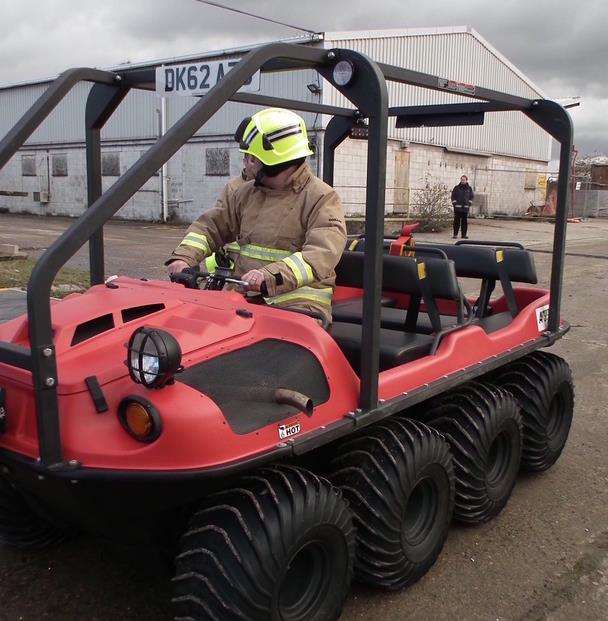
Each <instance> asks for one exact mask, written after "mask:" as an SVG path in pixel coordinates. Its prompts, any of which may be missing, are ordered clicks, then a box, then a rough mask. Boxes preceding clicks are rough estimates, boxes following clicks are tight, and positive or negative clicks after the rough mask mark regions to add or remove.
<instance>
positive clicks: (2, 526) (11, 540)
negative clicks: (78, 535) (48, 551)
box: [0, 476, 68, 550]
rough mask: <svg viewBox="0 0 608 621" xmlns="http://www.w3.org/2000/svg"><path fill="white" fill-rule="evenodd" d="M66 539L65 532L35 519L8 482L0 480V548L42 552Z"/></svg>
mask: <svg viewBox="0 0 608 621" xmlns="http://www.w3.org/2000/svg"><path fill="white" fill-rule="evenodd" d="M67 537H68V535H67V532H66V531H64V530H61V529H60V528H58V527H56V526H55V525H53V524H51V523H50V522H49V521H47V520H45V519H44V518H42V517H41V516H40V515H38V513H36V512H35V511H34V510H33V509H32V507H30V505H29V504H28V502H27V500H26V499H25V497H24V496H23V495H22V494H21V493H20V492H19V491H17V490H16V489H15V488H14V487H13V486H12V484H11V483H10V481H8V480H7V479H4V478H3V477H2V476H0V546H2V545H5V546H10V547H12V548H18V549H21V550H41V549H43V548H48V547H50V546H53V545H56V544H58V543H61V542H62V541H64V540H65V539H67Z"/></svg>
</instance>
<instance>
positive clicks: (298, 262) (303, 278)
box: [283, 252, 315, 287]
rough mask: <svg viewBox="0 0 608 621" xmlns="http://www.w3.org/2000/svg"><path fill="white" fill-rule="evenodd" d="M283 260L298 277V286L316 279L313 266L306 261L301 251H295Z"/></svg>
mask: <svg viewBox="0 0 608 621" xmlns="http://www.w3.org/2000/svg"><path fill="white" fill-rule="evenodd" d="M283 261H284V262H285V264H286V265H287V267H288V268H289V269H290V270H291V271H292V272H293V274H294V276H295V277H296V283H297V285H298V287H302V286H303V285H308V284H309V283H311V282H312V281H313V280H314V279H315V278H314V275H313V273H312V267H310V265H309V264H308V263H306V261H305V260H304V257H303V256H302V253H301V252H294V253H293V254H292V255H289V256H288V257H285V258H284V259H283Z"/></svg>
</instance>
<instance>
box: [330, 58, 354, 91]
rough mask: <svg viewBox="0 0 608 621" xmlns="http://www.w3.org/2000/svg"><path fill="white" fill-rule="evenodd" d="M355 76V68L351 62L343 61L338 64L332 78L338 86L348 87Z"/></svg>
mask: <svg viewBox="0 0 608 621" xmlns="http://www.w3.org/2000/svg"><path fill="white" fill-rule="evenodd" d="M354 75H355V66H354V65H353V63H351V62H350V60H341V61H340V62H337V63H336V65H335V67H334V70H333V73H332V77H333V80H334V82H335V83H336V84H337V85H338V86H348V85H349V84H350V83H351V82H352V79H353V77H354Z"/></svg>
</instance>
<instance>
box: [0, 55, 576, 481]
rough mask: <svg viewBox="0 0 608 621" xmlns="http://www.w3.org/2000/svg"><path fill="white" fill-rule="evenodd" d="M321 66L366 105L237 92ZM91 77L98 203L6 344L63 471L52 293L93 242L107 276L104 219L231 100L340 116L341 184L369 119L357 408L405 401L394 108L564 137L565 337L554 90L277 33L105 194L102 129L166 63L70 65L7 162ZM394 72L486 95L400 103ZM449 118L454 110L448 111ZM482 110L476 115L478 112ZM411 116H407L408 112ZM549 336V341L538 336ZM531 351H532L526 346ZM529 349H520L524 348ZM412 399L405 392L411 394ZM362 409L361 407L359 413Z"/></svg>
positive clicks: (565, 119) (554, 306)
mask: <svg viewBox="0 0 608 621" xmlns="http://www.w3.org/2000/svg"><path fill="white" fill-rule="evenodd" d="M341 60H346V61H349V62H350V63H351V64H352V66H353V68H354V77H353V78H352V80H351V81H350V83H349V84H347V85H346V86H339V85H337V84H336V83H335V82H334V81H333V79H332V70H333V67H334V65H335V64H336V63H337V62H339V61H341ZM306 68H309V69H315V70H316V71H317V72H318V73H319V74H320V75H321V76H322V77H323V78H325V79H326V80H327V81H328V82H329V83H330V84H332V85H333V86H334V87H335V88H337V89H338V91H340V92H341V94H342V95H344V96H345V97H346V98H347V99H348V100H349V101H350V102H351V103H352V104H354V106H355V108H356V109H355V110H351V109H348V108H341V107H336V106H328V105H322V104H317V103H310V102H301V101H294V100H288V99H282V98H278V97H271V96H266V95H259V94H250V93H238V92H237V91H238V90H239V88H240V87H241V86H242V85H243V84H245V83H246V82H247V81H248V80H249V78H251V76H252V75H253V74H254V73H255V72H256V71H258V70H261V71H263V72H274V71H286V70H297V69H306ZM81 81H88V82H93V83H94V86H93V88H92V89H91V91H90V93H89V96H88V100H87V104H86V155H87V186H88V205H89V207H88V209H87V210H86V211H85V213H84V214H83V215H82V216H80V217H79V218H78V219H77V220H76V221H75V222H74V223H73V224H72V225H71V226H70V227H69V228H68V229H67V230H66V231H65V232H64V233H63V234H62V235H61V236H60V237H59V238H58V239H57V240H55V242H54V243H53V244H51V246H50V247H49V248H48V249H47V250H46V252H45V253H44V254H43V255H42V256H41V257H40V259H39V260H38V262H37V263H36V266H35V267H34V269H33V271H32V274H31V277H30V280H29V283H28V288H27V313H28V321H29V340H30V348H29V349H28V348H25V347H21V346H17V345H14V344H11V343H5V342H0V362H2V363H6V364H9V365H12V366H15V367H20V368H23V369H27V370H29V371H31V372H32V378H33V384H34V392H35V403H36V416H37V426H38V439H39V451H40V463H41V466H42V467H45V468H48V469H52V470H57V471H62V470H64V469H70V468H74V467H78V466H79V464H73V463H65V462H64V460H63V455H62V446H61V436H60V429H59V408H58V399H57V363H56V357H55V348H54V344H53V333H52V328H51V310H50V293H51V286H52V283H53V280H54V278H55V276H56V275H57V273H58V271H59V270H60V269H61V267H62V266H63V265H64V264H65V263H66V262H67V261H68V260H69V259H70V258H71V257H72V256H73V255H74V254H75V253H76V252H77V251H78V250H79V249H80V248H81V247H82V246H83V245H84V244H85V243H86V242H87V241H89V255H90V272H91V284H100V283H102V282H103V280H104V251H103V228H102V227H103V225H104V224H105V222H107V221H108V220H109V219H110V218H111V217H112V216H113V215H114V214H115V213H116V212H117V211H118V210H119V209H120V208H121V207H122V206H123V205H124V204H125V202H126V201H127V200H128V199H129V198H130V197H131V196H133V195H134V194H135V192H137V190H138V189H139V188H140V187H141V186H142V185H143V184H144V183H145V182H146V181H147V180H148V179H150V177H152V175H153V174H154V173H155V172H156V171H157V170H158V169H159V168H161V166H162V165H163V164H165V163H166V162H167V161H168V160H169V159H170V158H171V157H172V156H173V155H174V154H175V153H176V152H177V151H178V150H179V149H180V148H181V147H182V146H183V145H184V144H185V143H186V142H187V141H188V140H189V139H190V138H191V137H192V136H193V135H194V134H195V133H196V132H197V131H198V130H199V129H200V128H201V127H202V126H203V125H204V124H205V123H206V122H207V121H208V120H209V119H210V118H211V117H212V116H213V114H215V113H216V112H217V111H218V110H219V109H220V108H221V106H222V105H224V104H225V103H226V102H228V101H235V102H241V103H248V104H257V105H264V106H275V107H284V108H290V109H294V110H300V111H308V112H318V113H322V114H329V115H331V116H332V119H331V120H330V122H329V124H328V126H327V129H326V132H325V139H324V156H323V178H324V180H325V181H326V182H327V183H329V184H332V183H333V168H334V152H335V149H336V148H337V147H338V145H339V144H340V143H341V142H343V141H344V139H345V138H347V137H348V136H349V133H350V131H351V129H352V128H353V127H354V126H355V125H357V124H359V123H361V121H362V119H365V120H366V121H367V123H368V144H367V190H366V214H365V230H366V244H365V255H366V256H365V268H364V276H363V284H364V291H365V294H364V298H363V328H362V330H363V335H362V348H361V351H362V359H361V391H360V398H359V410H358V414H360V415H361V418H362V419H367V420H372V419H376V418H378V417H379V416H381V415H387V414H389V413H392V412H394V411H397V410H398V409H399V406H400V404H401V405H403V404H402V403H401V401H400V400H399V399H393V400H391V402H390V403H387V404H383V403H379V401H378V378H379V366H378V364H379V337H380V294H381V290H382V277H381V275H382V240H383V230H384V226H383V220H384V206H385V179H386V149H387V129H388V118H389V116H396V117H398V119H406V120H407V119H410V120H413V122H414V123H418V124H429V125H431V124H433V123H434V121H436V124H439V123H442V124H444V125H445V124H446V123H447V124H463V125H464V124H471V122H478V121H479V115H480V114H485V113H486V112H496V111H520V112H523V113H524V114H526V115H527V116H528V117H529V118H530V119H531V120H532V121H534V122H535V123H536V124H537V125H539V126H540V127H542V128H543V129H544V130H545V131H546V132H548V133H549V134H550V135H551V136H552V137H553V138H554V139H555V140H557V141H558V142H559V143H560V147H561V151H560V175H559V181H558V192H557V210H556V221H555V233H554V242H553V260H552V266H551V284H550V294H551V297H550V308H549V322H548V330H547V332H546V333H545V335H544V344H550V343H552V342H554V341H555V340H556V339H557V338H559V336H560V302H561V290H562V279H563V266H564V253H565V240H566V222H567V212H568V198H569V193H568V185H569V181H570V157H571V152H572V135H573V130H572V122H571V119H570V116H569V115H568V113H567V112H566V110H564V108H562V107H561V106H560V105H559V104H557V103H555V102H553V101H549V100H545V99H525V98H523V97H518V96H514V95H509V94H506V93H501V92H497V91H494V90H490V89H486V88H482V87H478V86H473V85H463V84H460V83H457V82H453V81H449V80H447V79H444V78H440V77H438V76H433V75H430V74H425V73H420V72H417V71H411V70H408V69H402V68H400V67H395V66H392V65H387V64H382V63H377V62H375V61H374V60H372V59H370V58H369V57H367V56H365V55H364V54H361V53H359V52H355V51H353V50H347V49H333V50H325V49H320V48H314V47H308V46H305V45H296V44H287V43H272V44H269V45H265V46H261V47H258V48H255V49H253V50H251V51H250V52H249V53H247V54H246V55H245V56H244V57H243V58H242V60H241V61H240V62H239V63H238V64H237V65H235V67H234V68H233V69H232V70H231V71H230V72H229V73H228V74H226V76H225V77H224V78H223V79H222V80H221V81H220V82H219V83H218V84H216V85H215V86H214V87H213V88H212V89H211V90H210V91H209V92H208V93H207V94H206V95H205V96H204V97H202V98H201V99H200V100H199V101H198V102H197V103H196V104H195V105H194V106H193V107H192V108H191V109H190V110H189V111H188V112H186V113H185V114H184V116H183V117H182V118H181V119H180V120H178V121H177V122H176V123H175V124H174V125H173V126H172V127H171V128H170V129H169V130H168V131H167V132H166V133H165V135H163V136H162V137H160V138H159V139H158V140H157V141H156V142H155V143H154V144H153V145H152V146H151V147H150V149H149V150H148V151H147V152H146V153H145V154H143V155H142V156H141V158H140V159H139V160H138V161H137V162H135V164H133V166H131V168H129V170H127V172H126V173H125V174H124V175H122V177H120V179H119V180H118V181H117V182H116V183H115V184H114V185H113V186H112V187H111V188H109V189H108V190H107V191H106V192H105V193H103V194H102V186H101V140H100V132H101V128H102V127H103V126H104V125H105V123H106V122H107V121H108V119H109V118H110V117H111V115H112V114H113V112H114V111H115V110H116V108H117V107H118V106H119V104H120V103H121V102H122V100H123V99H124V98H125V96H126V95H127V93H128V92H129V91H130V90H131V89H133V88H135V89H143V90H154V89H155V69H154V68H151V69H144V70H131V71H128V70H127V71H118V72H110V71H101V70H97V69H87V68H77V69H70V70H68V71H66V72H64V73H62V74H61V75H60V76H59V77H58V78H57V79H56V80H55V81H54V82H53V83H52V84H51V85H50V86H49V88H48V89H47V90H46V91H45V92H44V93H43V94H42V95H41V96H40V98H39V99H38V100H37V101H36V102H35V103H34V105H33V106H32V107H31V108H30V109H29V110H28V111H27V112H26V113H25V114H24V115H23V116H22V117H21V119H20V120H19V121H18V122H17V124H16V125H15V126H14V127H13V128H12V129H11V130H10V131H9V132H8V133H7V134H6V136H5V137H4V138H3V139H2V141H1V142H0V168H2V167H4V165H5V164H6V163H7V162H8V161H9V160H10V158H11V157H12V156H13V155H14V154H15V153H16V152H17V150H18V149H19V148H21V147H22V146H23V144H24V143H25V141H26V140H27V139H28V138H29V137H30V136H31V135H32V133H33V132H34V131H35V130H36V128H37V127H38V126H39V125H40V124H41V123H42V122H43V121H44V119H45V118H47V117H48V116H49V114H50V113H51V112H52V111H53V109H54V108H55V107H56V106H57V105H58V104H59V102H60V101H62V100H63V99H64V98H65V96H66V95H67V94H68V93H69V92H70V91H71V90H72V88H73V87H74V86H75V85H76V84H77V83H79V82H81ZM387 81H393V82H398V83H402V84H409V85H413V86H419V87H424V88H428V89H431V90H436V91H443V92H446V93H451V94H456V95H460V96H464V97H468V98H471V99H476V100H481V101H478V102H475V103H456V104H439V105H425V106H413V107H394V108H389V105H388V92H387V84H386V83H387ZM446 118H447V119H448V120H447V121H446ZM471 119H477V120H473V121H471ZM404 122H407V121H404ZM538 346H540V345H538ZM526 351H527V350H526ZM523 353H525V352H524V350H522V353H521V355H523ZM402 400H403V401H404V400H405V395H404V397H403V398H402ZM351 414H352V413H351Z"/></svg>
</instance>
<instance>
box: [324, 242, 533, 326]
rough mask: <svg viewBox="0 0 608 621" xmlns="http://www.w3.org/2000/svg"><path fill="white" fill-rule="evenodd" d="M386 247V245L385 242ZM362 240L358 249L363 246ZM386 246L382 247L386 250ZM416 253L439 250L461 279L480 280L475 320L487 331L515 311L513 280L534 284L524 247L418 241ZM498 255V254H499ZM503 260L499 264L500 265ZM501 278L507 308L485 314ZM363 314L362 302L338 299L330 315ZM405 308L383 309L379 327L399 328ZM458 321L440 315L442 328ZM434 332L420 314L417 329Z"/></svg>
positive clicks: (355, 318)
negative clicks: (500, 259) (493, 313)
mask: <svg viewBox="0 0 608 621" xmlns="http://www.w3.org/2000/svg"><path fill="white" fill-rule="evenodd" d="M385 246H386V248H388V245H386V244H385ZM363 247H364V243H363V241H362V242H360V243H359V245H358V246H357V248H358V249H359V248H363ZM386 248H385V250H386ZM415 249H416V250H417V251H418V254H419V256H422V255H424V251H425V250H441V251H442V252H444V253H445V254H446V256H447V258H448V259H451V260H452V261H454V266H455V268H456V275H457V276H460V277H463V278H476V279H480V280H481V281H482V283H481V289H480V294H479V299H478V301H477V304H476V317H477V319H478V321H477V323H478V324H479V325H481V327H483V328H484V330H485V331H486V332H488V333H490V332H494V331H496V330H499V329H501V328H503V327H505V326H507V325H508V324H509V323H510V321H511V319H512V317H514V316H515V315H516V314H517V312H518V309H517V304H516V302H515V296H514V295H513V290H512V287H511V283H512V282H523V283H529V284H536V283H537V282H538V279H537V276H536V268H535V266H534V258H533V256H532V254H531V253H530V252H528V251H527V250H524V249H523V248H516V247H508V246H506V247H503V248H501V247H500V243H497V246H489V245H473V244H425V243H418V244H416V246H415ZM499 250H502V261H497V251H499ZM499 256H500V255H499ZM501 263H502V265H501ZM497 280H500V281H501V283H502V286H503V290H504V293H505V296H506V298H507V302H508V304H509V307H510V310H509V311H508V312H504V313H498V314H495V315H488V312H487V310H488V308H489V302H490V296H491V295H492V291H493V290H494V287H495V284H496V281H497ZM362 315H363V308H362V301H361V300H353V301H341V302H337V303H336V304H335V306H334V311H333V316H334V319H335V320H337V321H346V322H352V323H360V322H361V317H362ZM405 316H406V311H404V310H402V309H397V308H383V309H382V320H381V323H382V327H383V328H389V329H400V328H401V327H402V326H403V324H404V321H405ZM456 323H457V319H456V317H453V316H449V315H442V316H441V324H442V327H444V328H448V327H450V326H452V325H454V324H456ZM432 331H433V328H432V325H431V322H430V320H429V318H428V315H427V314H426V313H420V314H419V316H418V321H417V325H416V332H420V333H423V334H431V333H432Z"/></svg>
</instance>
